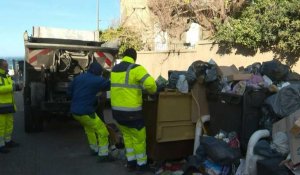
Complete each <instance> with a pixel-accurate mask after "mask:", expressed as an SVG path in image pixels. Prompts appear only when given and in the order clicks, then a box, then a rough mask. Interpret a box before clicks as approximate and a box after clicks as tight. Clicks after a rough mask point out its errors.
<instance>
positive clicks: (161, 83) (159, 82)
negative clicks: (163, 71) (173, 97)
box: [155, 75, 168, 92]
mask: <svg viewBox="0 0 300 175" xmlns="http://www.w3.org/2000/svg"><path fill="white" fill-rule="evenodd" d="M155 82H156V86H157V90H156V92H161V91H164V89H165V88H166V87H167V84H168V80H166V79H165V78H164V77H162V76H161V75H160V76H158V77H157V79H156V81H155Z"/></svg>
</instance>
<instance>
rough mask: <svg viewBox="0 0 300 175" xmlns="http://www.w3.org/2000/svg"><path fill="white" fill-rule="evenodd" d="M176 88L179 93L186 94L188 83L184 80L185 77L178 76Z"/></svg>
mask: <svg viewBox="0 0 300 175" xmlns="http://www.w3.org/2000/svg"><path fill="white" fill-rule="evenodd" d="M176 88H177V89H178V90H179V92H181V93H188V92H189V85H188V82H187V80H186V78H185V75H179V78H178V81H177V84H176Z"/></svg>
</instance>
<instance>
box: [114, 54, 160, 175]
mask: <svg viewBox="0 0 300 175" xmlns="http://www.w3.org/2000/svg"><path fill="white" fill-rule="evenodd" d="M123 56H124V57H123V59H122V62H121V63H119V64H117V65H115V66H114V68H113V69H112V72H111V93H110V95H111V106H112V114H113V117H114V119H115V120H116V121H117V122H118V126H119V128H120V130H121V132H122V134H123V138H124V143H125V147H126V157H127V168H128V170H134V169H136V168H137V169H138V170H139V171H145V170H148V166H147V155H146V130H145V122H144V119H143V116H142V91H143V90H145V91H147V92H148V93H149V94H154V93H155V92H156V89H157V87H156V82H155V80H154V79H153V78H152V77H151V76H150V75H149V74H148V73H147V71H146V69H145V68H144V67H143V66H141V65H138V64H135V61H136V57H137V53H136V51H135V50H134V49H132V48H129V49H127V50H126V51H125V52H124V53H123Z"/></svg>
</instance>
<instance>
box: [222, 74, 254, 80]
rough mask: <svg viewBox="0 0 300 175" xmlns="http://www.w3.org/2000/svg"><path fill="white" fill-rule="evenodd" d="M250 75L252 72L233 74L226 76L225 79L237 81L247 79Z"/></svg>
mask: <svg viewBox="0 0 300 175" xmlns="http://www.w3.org/2000/svg"><path fill="white" fill-rule="evenodd" d="M251 77H252V74H240V73H238V74H233V75H229V76H227V81H238V80H249V79H250V78H251Z"/></svg>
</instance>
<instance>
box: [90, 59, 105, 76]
mask: <svg viewBox="0 0 300 175" xmlns="http://www.w3.org/2000/svg"><path fill="white" fill-rule="evenodd" d="M102 71H103V68H102V66H101V65H100V64H99V63H98V62H93V63H92V64H91V65H90V67H89V69H88V72H90V73H93V74H95V75H101V74H102Z"/></svg>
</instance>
